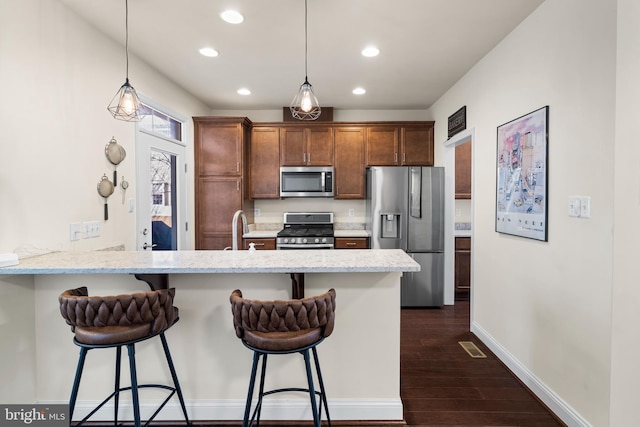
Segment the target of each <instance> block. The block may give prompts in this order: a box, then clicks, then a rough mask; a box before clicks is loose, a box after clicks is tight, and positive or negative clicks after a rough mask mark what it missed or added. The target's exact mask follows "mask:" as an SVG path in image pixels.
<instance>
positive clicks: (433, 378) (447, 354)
mask: <svg viewBox="0 0 640 427" xmlns="http://www.w3.org/2000/svg"><path fill="white" fill-rule="evenodd" d="M458 341H473V342H474V343H475V344H476V346H477V347H478V348H479V349H480V350H482V352H483V353H484V354H485V355H486V356H487V358H486V359H474V358H472V357H471V356H469V355H468V354H467V352H466V351H465V350H464V349H463V348H462V347H461V346H460V345H459V344H458ZM400 348H401V354H400V366H401V368H400V369H401V374H400V378H401V388H400V390H401V391H400V395H401V396H402V401H403V404H404V418H405V421H406V422H407V424H408V425H410V426H422V427H427V426H429V427H433V426H518V427H547V426H548V427H551V426H564V425H565V424H563V423H562V422H561V421H559V420H558V419H557V418H556V417H555V416H554V415H553V414H552V413H551V412H550V411H549V410H548V409H547V408H546V407H545V406H544V405H542V404H541V403H540V402H539V401H538V400H537V399H536V398H535V397H534V396H533V395H532V394H531V393H530V392H529V391H528V390H527V389H526V388H525V387H524V386H523V385H522V384H521V383H520V381H519V380H518V379H517V378H516V377H515V376H514V375H513V374H512V373H511V372H510V371H509V370H508V369H507V368H506V367H505V366H504V365H503V364H502V363H501V362H500V361H499V360H498V359H497V358H496V357H495V355H493V353H491V351H489V349H487V348H486V347H485V346H484V345H483V344H482V343H481V342H480V340H478V339H477V338H476V337H475V335H473V334H472V333H471V332H470V331H469V302H468V301H456V304H455V305H454V306H445V307H443V308H441V309H438V308H434V309H403V310H402V322H401V345H400Z"/></svg>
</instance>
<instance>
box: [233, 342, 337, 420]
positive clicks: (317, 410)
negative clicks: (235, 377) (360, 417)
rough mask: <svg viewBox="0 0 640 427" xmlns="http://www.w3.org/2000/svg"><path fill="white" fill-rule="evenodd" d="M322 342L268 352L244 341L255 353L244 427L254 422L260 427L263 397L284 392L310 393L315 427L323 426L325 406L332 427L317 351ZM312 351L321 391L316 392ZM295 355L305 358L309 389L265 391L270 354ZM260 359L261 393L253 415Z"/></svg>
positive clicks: (291, 388)
mask: <svg viewBox="0 0 640 427" xmlns="http://www.w3.org/2000/svg"><path fill="white" fill-rule="evenodd" d="M320 342H322V340H320V341H318V342H316V343H314V344H313V345H310V346H308V347H304V348H299V349H296V350H292V351H266V350H263V349H258V348H254V347H252V346H250V345H248V344H247V343H246V342H244V341H243V344H244V345H245V346H246V347H247V348H249V349H251V350H252V351H253V364H252V366H251V379H250V380H249V390H248V392H247V402H246V405H245V410H244V419H243V421H242V427H250V426H252V425H253V422H254V421H256V425H257V426H260V413H261V412H262V402H263V397H264V396H268V395H271V394H275V393H282V392H304V393H308V394H309V399H310V401H311V411H312V413H313V423H314V427H320V426H321V420H322V407H323V406H324V409H325V412H326V414H327V422H328V425H329V427H331V417H330V416H329V405H328V404H327V395H326V393H325V389H324V381H323V380H322V372H321V370H320V362H319V360H318V352H317V350H316V346H317V345H318V344H320ZM310 351H311V352H312V354H313V361H314V365H315V369H316V375H317V377H318V385H319V386H320V391H316V390H315V387H314V381H313V372H312V369H311V357H310V355H309V353H310ZM293 353H300V354H302V356H303V357H304V363H305V369H306V373H307V384H308V387H309V388H297V387H289V388H279V389H275V390H269V391H264V379H265V374H266V370H267V356H268V355H270V354H293ZM260 358H262V366H261V369H260V385H259V392H258V402H257V404H256V407H255V408H254V409H253V413H252V412H251V406H252V402H253V393H254V388H255V382H256V375H257V371H258V364H259V362H260ZM316 396H318V397H320V405H318V402H317V401H316Z"/></svg>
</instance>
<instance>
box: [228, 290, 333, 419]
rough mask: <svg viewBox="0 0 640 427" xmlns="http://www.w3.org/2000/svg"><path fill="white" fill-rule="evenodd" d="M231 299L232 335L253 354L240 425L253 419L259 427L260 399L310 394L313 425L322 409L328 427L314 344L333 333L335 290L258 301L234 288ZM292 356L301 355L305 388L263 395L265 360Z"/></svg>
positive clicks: (275, 391)
mask: <svg viewBox="0 0 640 427" xmlns="http://www.w3.org/2000/svg"><path fill="white" fill-rule="evenodd" d="M230 301H231V311H232V313H233V326H234V328H235V331H236V335H237V336H238V338H240V339H241V340H242V343H243V344H244V345H245V346H246V347H247V348H249V349H250V350H252V351H253V365H252V367H251V379H250V380H249V390H248V393H247V401H246V404H245V411H244V420H243V422H242V426H243V427H248V426H250V425H252V424H253V421H254V420H255V419H256V418H257V424H258V425H260V412H261V411H262V401H263V397H264V396H267V395H270V394H273V393H279V392H284V391H300V392H305V393H309V398H310V400H311V410H312V412H313V422H314V426H315V427H320V422H321V418H322V406H324V408H325V411H326V413H327V421H328V423H329V426H331V418H330V417H329V406H328V405H327V396H326V394H325V390H324V382H323V380H322V373H321V371H320V362H319V360H318V352H317V350H316V346H317V345H318V344H320V343H321V342H322V341H323V340H324V339H325V338H327V337H328V336H329V335H331V333H332V332H333V327H334V321H335V306H336V291H335V290H334V289H330V290H329V291H328V292H326V293H324V294H322V295H318V296H315V297H309V298H303V299H299V300H275V301H256V300H250V299H244V298H243V297H242V292H241V291H240V290H235V291H233V293H232V294H231V297H230ZM309 350H311V352H312V353H313V359H314V363H315V368H316V375H317V377H318V383H319V385H320V391H319V392H318V391H316V390H315V387H314V383H313V373H312V371H311V361H310V357H309ZM291 353H300V354H302V356H303V357H304V362H305V368H306V373H307V383H308V387H309V388H308V389H303V388H281V389H276V390H270V391H264V378H265V372H266V369H267V356H268V355H270V354H291ZM260 357H262V367H261V373H260V385H259V393H258V403H257V405H256V407H255V409H254V411H253V414H251V406H252V401H253V391H254V386H255V381H256V374H257V368H258V362H259V361H260ZM316 395H318V396H319V397H320V406H319V407H318V404H317V402H316Z"/></svg>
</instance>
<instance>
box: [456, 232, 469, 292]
mask: <svg viewBox="0 0 640 427" xmlns="http://www.w3.org/2000/svg"><path fill="white" fill-rule="evenodd" d="M454 263H455V271H454V279H453V282H454V288H455V298H456V299H457V300H468V299H469V295H470V290H471V238H470V237H456V239H455V253H454Z"/></svg>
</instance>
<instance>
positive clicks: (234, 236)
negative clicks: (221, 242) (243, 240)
mask: <svg viewBox="0 0 640 427" xmlns="http://www.w3.org/2000/svg"><path fill="white" fill-rule="evenodd" d="M238 217H241V218H242V233H243V234H244V233H248V232H249V226H248V225H247V217H246V215H245V214H244V211H242V210H238V211H236V213H234V214H233V220H232V221H231V233H232V239H233V242H231V249H232V250H234V251H237V250H238Z"/></svg>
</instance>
